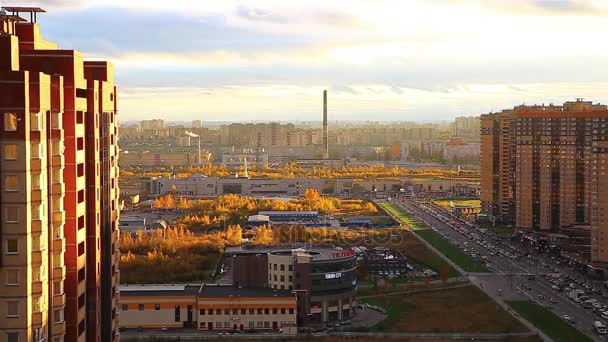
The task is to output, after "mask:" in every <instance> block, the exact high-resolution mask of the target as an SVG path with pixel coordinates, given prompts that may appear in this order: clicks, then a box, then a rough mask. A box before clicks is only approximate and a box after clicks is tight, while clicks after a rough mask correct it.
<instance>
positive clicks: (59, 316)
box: [53, 310, 63, 323]
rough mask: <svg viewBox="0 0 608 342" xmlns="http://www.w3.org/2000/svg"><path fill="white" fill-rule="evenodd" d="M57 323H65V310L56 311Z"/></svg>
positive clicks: (54, 314) (55, 318)
mask: <svg viewBox="0 0 608 342" xmlns="http://www.w3.org/2000/svg"><path fill="white" fill-rule="evenodd" d="M53 316H54V321H55V323H61V322H63V310H55V312H54V313H53Z"/></svg>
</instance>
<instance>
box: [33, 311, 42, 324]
mask: <svg viewBox="0 0 608 342" xmlns="http://www.w3.org/2000/svg"><path fill="white" fill-rule="evenodd" d="M32 325H33V326H36V325H42V312H32Z"/></svg>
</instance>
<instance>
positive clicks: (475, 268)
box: [380, 203, 490, 272]
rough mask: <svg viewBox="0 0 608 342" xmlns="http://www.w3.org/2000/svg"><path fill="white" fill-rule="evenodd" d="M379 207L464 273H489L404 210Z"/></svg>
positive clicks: (390, 206)
mask: <svg viewBox="0 0 608 342" xmlns="http://www.w3.org/2000/svg"><path fill="white" fill-rule="evenodd" d="M380 206H381V207H382V208H384V209H385V210H386V211H388V212H389V213H390V214H392V215H393V216H395V217H396V218H397V219H398V220H399V221H401V223H403V224H405V225H406V226H409V227H410V228H411V229H412V230H413V231H414V232H415V234H418V236H420V237H421V238H423V239H424V240H426V241H427V242H428V243H430V244H431V245H433V247H435V248H437V250H439V251H440V252H441V253H443V254H444V255H445V256H446V257H448V258H449V259H450V260H452V261H453V262H454V263H455V264H457V265H458V266H460V267H461V268H462V269H463V270H465V271H466V272H489V271H490V270H488V268H487V267H486V266H485V265H484V264H482V263H481V262H480V261H478V260H476V259H474V258H472V257H471V256H469V255H467V254H465V253H464V252H463V251H462V250H460V248H458V247H456V246H454V245H452V244H451V243H450V242H449V241H448V240H447V239H445V238H444V237H443V236H441V235H439V234H438V233H437V232H435V231H434V230H432V229H430V228H428V227H427V226H425V225H423V224H422V223H420V222H417V221H416V220H415V219H413V218H412V217H411V216H410V215H409V214H408V213H406V212H405V210H403V209H401V208H400V207H398V206H396V205H395V204H391V203H380Z"/></svg>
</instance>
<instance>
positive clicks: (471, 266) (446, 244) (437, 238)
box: [416, 229, 490, 272]
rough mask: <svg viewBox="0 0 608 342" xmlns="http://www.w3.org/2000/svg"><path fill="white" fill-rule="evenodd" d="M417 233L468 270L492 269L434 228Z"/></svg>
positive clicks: (481, 270)
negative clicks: (453, 243)
mask: <svg viewBox="0 0 608 342" xmlns="http://www.w3.org/2000/svg"><path fill="white" fill-rule="evenodd" d="M416 234H418V236H420V237H422V238H423V239H425V240H426V241H427V242H428V243H430V244H431V245H433V247H435V248H437V249H438V250H439V251H440V252H441V253H443V254H444V255H445V256H446V257H448V258H449V259H450V260H452V261H453V262H454V263H455V264H457V265H458V266H460V267H461V268H462V269H463V270H465V271H466V272H490V270H488V268H487V267H486V266H485V265H484V264H482V263H481V262H480V261H479V260H477V259H474V258H473V257H471V256H470V255H467V254H465V253H464V252H463V251H462V250H461V249H460V248H458V247H456V246H454V245H452V244H451V243H450V241H448V240H447V239H446V238H444V237H443V236H441V235H439V234H438V233H437V232H435V231H434V230H432V229H421V230H418V231H416Z"/></svg>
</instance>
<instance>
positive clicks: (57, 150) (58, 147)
mask: <svg viewBox="0 0 608 342" xmlns="http://www.w3.org/2000/svg"><path fill="white" fill-rule="evenodd" d="M51 148H52V153H53V155H54V156H60V155H62V154H63V151H64V150H65V148H64V145H63V141H58V140H54V141H53V143H52V145H51Z"/></svg>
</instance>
